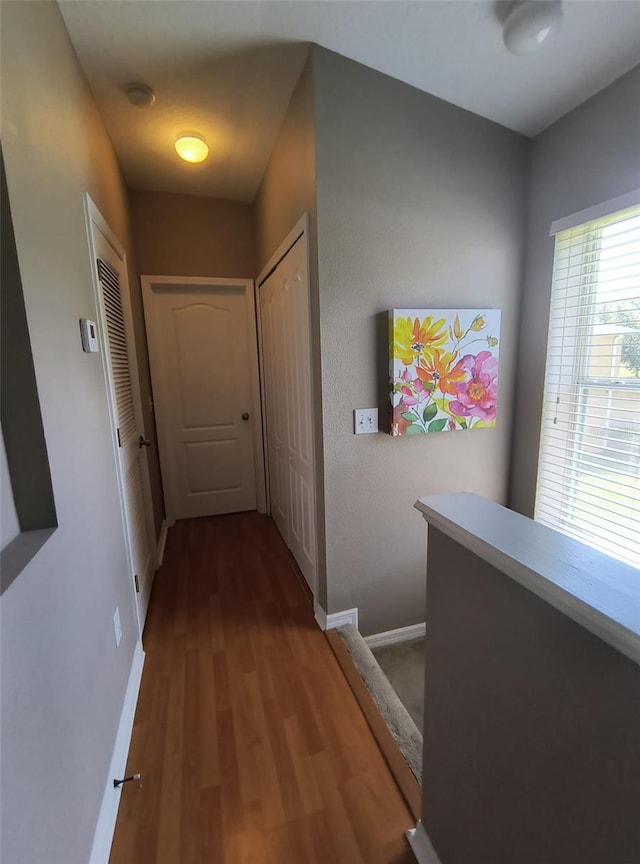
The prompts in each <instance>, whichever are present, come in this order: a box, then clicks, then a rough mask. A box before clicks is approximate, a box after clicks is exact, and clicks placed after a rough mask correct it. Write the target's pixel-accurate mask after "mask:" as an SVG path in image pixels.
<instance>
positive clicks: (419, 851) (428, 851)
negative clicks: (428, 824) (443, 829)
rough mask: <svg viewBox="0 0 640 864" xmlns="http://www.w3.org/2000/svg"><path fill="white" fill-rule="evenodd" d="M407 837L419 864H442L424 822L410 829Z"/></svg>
mask: <svg viewBox="0 0 640 864" xmlns="http://www.w3.org/2000/svg"><path fill="white" fill-rule="evenodd" d="M406 837H407V840H408V841H409V846H411V849H412V851H413V854H414V855H415V856H416V861H417V862H418V864H442V862H441V861H440V858H439V857H438V853H437V852H436V850H435V849H434V848H433V843H432V842H431V840H430V839H429V835H428V834H427V832H426V830H425V827H424V825H423V824H422V821H418V822H417V823H416V827H415V828H410V829H409V830H408V831H407V834H406Z"/></svg>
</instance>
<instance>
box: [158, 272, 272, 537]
mask: <svg viewBox="0 0 640 864" xmlns="http://www.w3.org/2000/svg"><path fill="white" fill-rule="evenodd" d="M142 282H143V296H144V303H145V318H146V324H147V334H148V337H149V339H148V341H149V358H150V362H151V377H152V382H153V392H154V402H155V411H156V419H157V426H158V443H159V449H160V464H161V468H162V482H163V486H164V492H165V504H166V510H167V517H168V518H169V520H170V521H173V520H174V519H187V518H192V517H196V516H209V515H216V514H221V513H233V512H238V511H241V510H253V509H255V507H256V468H255V457H254V435H253V430H254V424H255V423H258V425H259V422H260V421H259V418H258V417H254V416H252V415H253V414H254V413H255V412H254V391H255V390H256V388H257V385H256V383H255V381H254V378H255V353H256V339H255V312H254V308H253V283H252V282H250V281H248V280H240V279H230V280H221V279H215V280H214V279H212V280H204V279H200V280H198V279H184V280H178V279H176V280H173V281H171V280H169V279H166V278H165V279H156V278H155V277H143V280H142Z"/></svg>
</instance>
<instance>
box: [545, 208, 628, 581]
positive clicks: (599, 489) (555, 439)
mask: <svg viewBox="0 0 640 864" xmlns="http://www.w3.org/2000/svg"><path fill="white" fill-rule="evenodd" d="M634 197H635V198H636V199H637V197H638V196H634ZM584 215H585V214H583V217H584ZM567 221H570V220H567ZM555 227H556V228H557V227H560V228H561V230H559V231H558V232H557V233H556V241H555V255H554V262H553V283H552V292H551V312H550V321H549V341H548V347H547V368H546V376H545V385H544V406H543V412H542V431H541V439H540V459H539V465H538V483H537V490H536V510H535V518H536V519H537V520H538V521H540V522H543V523H545V524H546V525H550V526H551V527H553V528H557V529H558V530H559V531H562V532H563V533H565V534H568V535H570V536H572V537H575V538H577V539H578V540H581V541H582V542H583V543H587V544H589V545H590V546H593V547H594V548H596V549H600V550H601V551H603V552H606V553H607V554H609V555H612V556H613V557H614V558H618V559H620V560H622V561H626V562H627V563H629V564H632V565H634V566H635V567H639V568H640V205H635V202H634V206H632V207H627V208H626V209H624V210H621V209H618V210H617V212H615V213H611V215H606V216H601V215H598V218H595V219H593V218H592V219H591V220H590V221H582V222H581V224H574V225H572V226H571V225H570V226H569V227H566V223H565V225H562V223H560V225H556V226H555ZM552 232H553V228H552Z"/></svg>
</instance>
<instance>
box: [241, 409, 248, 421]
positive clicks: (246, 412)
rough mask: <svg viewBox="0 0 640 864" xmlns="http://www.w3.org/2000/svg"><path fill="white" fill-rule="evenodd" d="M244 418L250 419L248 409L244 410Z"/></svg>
mask: <svg viewBox="0 0 640 864" xmlns="http://www.w3.org/2000/svg"><path fill="white" fill-rule="evenodd" d="M242 419H243V420H248V419H249V413H248V411H245V412H244V414H243V415H242Z"/></svg>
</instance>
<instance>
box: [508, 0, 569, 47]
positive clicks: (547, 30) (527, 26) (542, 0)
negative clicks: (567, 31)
mask: <svg viewBox="0 0 640 864" xmlns="http://www.w3.org/2000/svg"><path fill="white" fill-rule="evenodd" d="M561 24H562V3H561V2H560V0H519V2H516V3H514V4H513V5H512V7H511V9H510V10H509V14H508V15H507V17H506V18H505V20H504V23H503V25H502V38H503V39H504V44H505V45H506V46H507V48H508V49H509V51H511V53H512V54H533V52H534V51H539V50H540V48H542V46H543V45H546V44H547V43H548V42H549V41H550V39H551V37H552V36H553V35H554V34H555V33H557V31H558V30H559V29H560V25H561Z"/></svg>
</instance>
